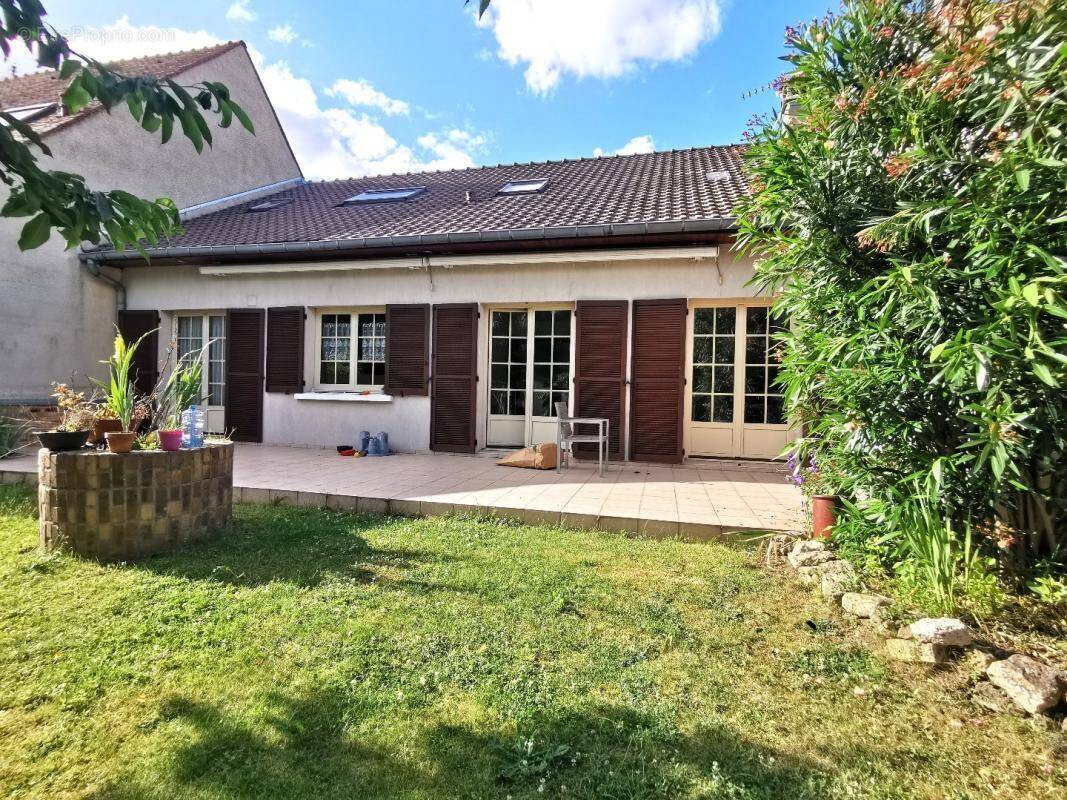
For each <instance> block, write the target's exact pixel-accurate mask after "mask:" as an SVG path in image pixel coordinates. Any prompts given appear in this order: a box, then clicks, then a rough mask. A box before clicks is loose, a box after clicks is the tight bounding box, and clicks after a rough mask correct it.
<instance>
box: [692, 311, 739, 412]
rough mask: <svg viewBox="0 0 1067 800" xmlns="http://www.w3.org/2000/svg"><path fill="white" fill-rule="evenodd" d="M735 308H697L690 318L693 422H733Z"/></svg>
mask: <svg viewBox="0 0 1067 800" xmlns="http://www.w3.org/2000/svg"><path fill="white" fill-rule="evenodd" d="M736 326H737V309H736V308H733V307H726V308H698V309H696V311H695V313H694V316H693V415H692V416H693V422H726V423H729V422H733V421H734V332H735V328H736Z"/></svg>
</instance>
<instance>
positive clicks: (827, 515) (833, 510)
mask: <svg viewBox="0 0 1067 800" xmlns="http://www.w3.org/2000/svg"><path fill="white" fill-rule="evenodd" d="M835 522H837V495H835V494H816V495H812V498H811V535H812V538H813V539H829V538H830V530H831V529H832V528H833V527H834V523H835Z"/></svg>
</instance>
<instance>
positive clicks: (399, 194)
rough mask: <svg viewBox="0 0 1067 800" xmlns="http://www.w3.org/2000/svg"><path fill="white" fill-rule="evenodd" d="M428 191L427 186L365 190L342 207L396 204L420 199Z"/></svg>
mask: <svg viewBox="0 0 1067 800" xmlns="http://www.w3.org/2000/svg"><path fill="white" fill-rule="evenodd" d="M425 191H426V187H425V186H407V187H403V188H399V189H364V190H363V191H362V192H360V193H359V194H357V195H354V196H353V197H349V198H348V199H347V200H345V201H344V203H343V204H342V205H346V206H349V205H356V204H357V203H396V202H398V201H400V200H409V199H411V198H412V197H418V196H419V195H420V194H422V193H423V192H425Z"/></svg>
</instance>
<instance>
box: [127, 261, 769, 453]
mask: <svg viewBox="0 0 1067 800" xmlns="http://www.w3.org/2000/svg"><path fill="white" fill-rule="evenodd" d="M721 251H722V254H721V256H720V258H719V259H718V266H717V267H716V264H715V262H714V261H712V260H706V261H702V262H693V261H676V260H672V261H634V262H615V263H580V264H552V265H536V266H534V265H524V266H492V267H463V268H452V269H441V268H434V269H433V271H432V274H431V273H428V272H427V271H426V270H423V269H419V270H412V269H407V268H404V269H374V270H361V271H351V270H350V271H337V272H301V273H287V274H282V275H279V274H271V275H239V276H227V277H213V276H206V275H201V274H200V272H199V270H198V268H197V267H191V266H188V267H187V266H183V267H130V268H127V269H126V270H125V283H126V285H127V287H128V302H129V307H130V308H135V309H146V310H158V311H164V312H167V311H172V310H182V311H198V310H202V311H211V310H223V309H226V308H244V307H260V308H267V307H270V306H288V305H303V306H306V307H307V308H308V322H307V328H306V335H305V343H306V351H305V359H304V362H305V371H306V374H305V381H306V383H307V385H308V387H313V386H314V382H315V381H314V378H315V376H314V365H315V347H316V331H315V329H314V313H313V312H314V311H315V310H316V309H317V308H334V307H339V306H340V307H359V306H384V305H386V304H387V303H431V304H434V303H470V302H477V303H479V304H480V306H481V311H482V314H481V319H480V321H479V337H478V349H479V353H478V364H479V370H480V373H481V376H482V377H481V380H480V382H479V390H478V427H477V431H478V434H477V438H478V444H479V447H481V446H483V445H484V443H485V440H486V419H487V405H488V391H489V389H488V381H487V379H486V375H485V373H486V371H487V366H486V365H487V364H488V359H489V354H488V346H489V329H488V326H489V314H488V313H486V312H487V311H488V310H489V309H490V308H492V307H493V306H498V305H508V306H511V307H515V306H521V305H526V304H536V303H557V302H566V303H573V302H574V301H577V300H640V299H656V298H676V297H684V298H689V299H691V300H692V299H725V298H748V297H752V296H754V295H755V290H754V289H753V288H752V287H750V286H747V285H746V284H747V283H748V281H749V280H750V279H751V278H752V275H753V271H752V262H751V260H750V259H747V258H741V257H737V256H735V255H734V254H733V253H731V252H730V251H729V248H728V246H725V245H724V246H723V247H722V248H721ZM168 330H169V328H168ZM164 347H165V343H164V342H162V341H161V350H162V348H164ZM161 355H162V353H161ZM360 430H370V431H371V432H372V433H376V432H377V431H381V430H384V431H387V432H388V433H389V438H390V443H391V444H392V446H393V447H394V448H396V449H398V450H405V451H419V450H426V449H428V448H429V444H430V403H429V398H417V397H411V398H396V399H394V400H393V401H392V402H390V403H366V402H322V401H310V400H302V401H300V400H295V399H294V398H293V397H291V396H287V395H281V394H267V395H266V399H265V402H264V429H263V434H264V441H266V442H270V443H276V444H310V445H320V446H326V447H329V446H333V445H335V444H347V443H351V442H352V441H353V440H354V439H355V434H357V433H358V432H359V431H360Z"/></svg>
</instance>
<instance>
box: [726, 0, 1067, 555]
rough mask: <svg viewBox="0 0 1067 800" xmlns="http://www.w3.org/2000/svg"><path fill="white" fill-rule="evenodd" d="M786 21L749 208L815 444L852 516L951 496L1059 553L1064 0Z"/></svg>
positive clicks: (1064, 428)
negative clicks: (782, 107) (776, 104)
mask: <svg viewBox="0 0 1067 800" xmlns="http://www.w3.org/2000/svg"><path fill="white" fill-rule="evenodd" d="M787 37H788V42H787V43H788V45H789V47H790V52H789V55H788V56H787V57H786V59H787V61H788V62H789V63H790V65H791V68H792V69H791V71H790V72H789V74H788V75H787V76H785V77H784V79H783V81H782V92H783V94H784V96H786V98H787V99H788V100H790V101H791V102H792V105H790V106H789V108H790V111H791V113H790V115H789V117H787V118H784V119H778V120H772V121H768V122H767V123H766V124H763V125H761V126H758V130H756V131H755V132H754V133H753V135H752V147H751V149H750V151H749V154H748V165H749V168H750V170H751V179H752V188H753V193H752V195H751V196H750V197H749V198H748V199H747V200H746V201H745V203H744V205H743V208H741V209H740V215H741V220H742V222H741V225H742V233H743V238H742V241H743V244H744V246H745V247H746V248H747V249H748V250H749V251H750V252H753V253H755V254H757V256H758V258H759V264H758V267H757V275H758V280H759V281H760V282H762V284H763V285H765V286H766V287H769V288H770V289H772V290H774V291H776V292H780V293H781V299H780V300H779V307H780V309H781V310H783V311H785V312H786V313H788V315H789V316H790V318H791V319H792V321H793V330H792V332H791V333H790V334H789V335H788V343H787V355H786V357H785V362H784V370H783V373H784V377H783V380H784V382H785V385H786V389H787V399H788V403H789V404H790V406H791V409H792V418H793V421H794V422H795V423H796V424H797V425H801V426H804V432H805V436H804V437H803V438H802V439H801V440H800V442H799V443H798V445H797V452H796V456H797V457H798V458H799V459H800V460H801V461H802V462H807V463H810V462H811V461H814V463H815V464H816V466H817V469H818V474H819V480H820V482H821V483H822V486H821V487H820V488H822V489H824V490H825V489H829V490H831V491H836V492H839V493H841V494H842V495H843V496H844V497H845V498H846V500H848V501H849V502H850V505H848V507H847V508H846V511H845V515H846V519H845V521H844V522H843V523H842V525H841V526H840V528H841V530H842V531H851V532H853V533H855V532H856V531H862V532H863V535H864V536H866V537H869V540H871V541H874V540H875V539H877V538H878V537H883V536H884V538H883V539H882V541H894V540H896V541H902V540H903V533H904V529H905V528H906V527H907V526H909V525H911V524H913V523H914V520H915V519H916V518H917V517H918V516H919V513H920V509H919V505H920V504H925V503H928V502H930V498H932V500H933V502H934V503H936V508H937V513H938V514H939V515H940V517H941V518H942V520H943V521H944V524H945V527H946V528H947V529H948V530H953V529H955V530H961V529H964V528H966V527H967V526H973V528H974V531H975V533H976V534H977V535H978V536H979V537H980V538H983V540H984V545H985V547H986V548H987V550H988V551H989V552H993V553H997V554H999V556H1000V560H1001V563H1002V564H1004V565H1009V564H1016V565H1017V564H1018V563H1019V559H1011V558H1008V557H1006V556H1007V555H1008V554H1010V553H1014V554H1015V555H1016V556H1025V557H1027V558H1028V559H1029V560H1033V558H1035V557H1043V558H1049V557H1053V556H1056V555H1057V553H1059V556H1060V557H1062V552H1060V551H1059V550H1058V548H1060V547H1062V546H1063V544H1064V543H1065V542H1067V539H1065V537H1067V459H1065V455H1064V453H1065V444H1067V402H1065V398H1067V274H1065V269H1064V268H1065V265H1067V262H1065V255H1067V150H1065V145H1064V129H1065V127H1067V97H1065V77H1064V76H1065V69H1067V6H1065V5H1064V4H1062V3H1055V2H1051V1H1050V0H1049V1H1046V0H1037V2H1033V1H1031V2H993V1H992V0H944V1H940V2H935V0H930V1H929V2H903V1H902V0H896V1H895V2H893V1H886V0H849V2H847V3H846V4H845V6H844V7H843V9H842V11H841V13H840V14H839V15H836V16H831V17H827V18H825V19H823V20H819V21H815V22H813V23H812V24H810V25H806V26H804V27H803V28H802V29H801V30H795V29H790V30H789V31H788V32H787Z"/></svg>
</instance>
